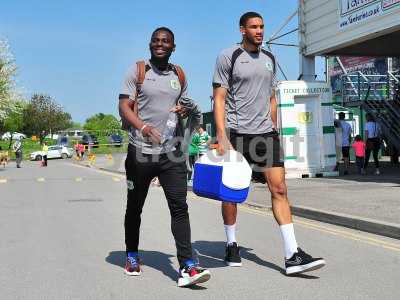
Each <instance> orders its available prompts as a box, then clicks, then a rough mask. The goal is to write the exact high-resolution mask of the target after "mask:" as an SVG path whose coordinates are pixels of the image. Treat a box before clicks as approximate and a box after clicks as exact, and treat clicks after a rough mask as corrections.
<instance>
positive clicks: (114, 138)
mask: <svg viewBox="0 0 400 300" xmlns="http://www.w3.org/2000/svg"><path fill="white" fill-rule="evenodd" d="M123 141H124V139H123V138H122V136H120V135H119V134H116V133H114V134H111V135H110V136H109V137H108V143H109V144H111V145H114V146H116V147H121V146H122V143H123Z"/></svg>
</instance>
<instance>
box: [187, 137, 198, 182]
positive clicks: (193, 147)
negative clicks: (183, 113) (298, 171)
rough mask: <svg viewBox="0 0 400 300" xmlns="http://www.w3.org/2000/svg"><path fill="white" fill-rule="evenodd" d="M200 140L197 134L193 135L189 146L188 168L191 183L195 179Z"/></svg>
mask: <svg viewBox="0 0 400 300" xmlns="http://www.w3.org/2000/svg"><path fill="white" fill-rule="evenodd" d="M199 146H200V140H199V138H198V134H197V132H195V133H193V135H192V138H191V143H190V145H189V167H188V181H189V183H191V181H192V177H193V168H194V163H195V162H196V160H197V159H198V158H199Z"/></svg>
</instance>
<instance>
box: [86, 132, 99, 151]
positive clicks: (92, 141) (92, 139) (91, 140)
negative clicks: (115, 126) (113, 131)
mask: <svg viewBox="0 0 400 300" xmlns="http://www.w3.org/2000/svg"><path fill="white" fill-rule="evenodd" d="M82 144H83V145H85V147H87V146H90V147H92V148H99V142H98V140H97V137H96V136H95V135H94V134H87V133H86V134H84V135H83V136H82Z"/></svg>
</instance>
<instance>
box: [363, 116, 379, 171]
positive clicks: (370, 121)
mask: <svg viewBox="0 0 400 300" xmlns="http://www.w3.org/2000/svg"><path fill="white" fill-rule="evenodd" d="M364 130H365V138H366V150H365V162H364V170H365V171H366V170H367V167H368V161H369V157H370V156H371V152H372V155H373V157H374V162H375V174H376V175H379V174H380V171H379V159H378V154H379V150H380V148H381V139H380V136H381V127H380V126H379V124H378V123H376V122H375V120H374V118H373V116H372V115H371V114H367V123H366V124H365V128H364Z"/></svg>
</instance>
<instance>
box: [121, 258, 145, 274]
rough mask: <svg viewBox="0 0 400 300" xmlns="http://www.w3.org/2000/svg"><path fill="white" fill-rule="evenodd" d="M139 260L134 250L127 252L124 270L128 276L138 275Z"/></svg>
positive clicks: (139, 271) (140, 271) (139, 272)
mask: <svg viewBox="0 0 400 300" xmlns="http://www.w3.org/2000/svg"><path fill="white" fill-rule="evenodd" d="M140 265H141V260H140V258H139V255H138V254H137V253H136V252H129V253H128V255H127V256H126V264H125V269H124V272H125V274H126V275H129V276H139V275H140V274H142V270H141V269H140Z"/></svg>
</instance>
